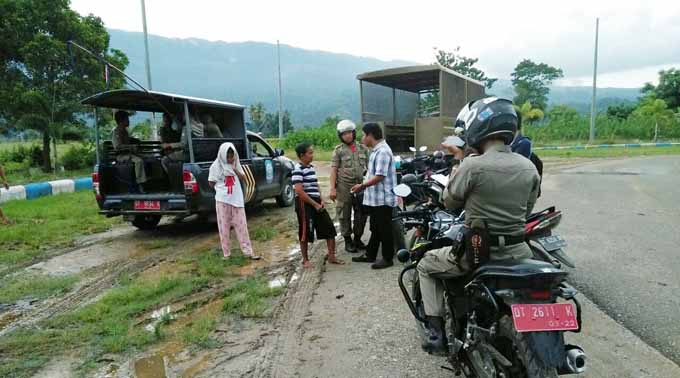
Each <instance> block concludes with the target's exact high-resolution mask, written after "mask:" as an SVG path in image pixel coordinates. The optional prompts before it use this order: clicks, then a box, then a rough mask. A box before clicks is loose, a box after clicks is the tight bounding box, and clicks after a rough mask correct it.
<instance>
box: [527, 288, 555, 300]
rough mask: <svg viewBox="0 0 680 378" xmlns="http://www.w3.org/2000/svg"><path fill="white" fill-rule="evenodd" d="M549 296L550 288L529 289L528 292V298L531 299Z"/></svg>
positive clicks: (547, 297) (548, 297)
mask: <svg viewBox="0 0 680 378" xmlns="http://www.w3.org/2000/svg"><path fill="white" fill-rule="evenodd" d="M550 297H551V293H550V290H541V291H530V292H529V298H531V299H550Z"/></svg>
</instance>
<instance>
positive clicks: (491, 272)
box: [473, 259, 566, 277]
mask: <svg viewBox="0 0 680 378" xmlns="http://www.w3.org/2000/svg"><path fill="white" fill-rule="evenodd" d="M551 273H561V274H566V272H564V271H562V270H560V269H557V268H555V267H554V266H553V265H552V264H550V263H547V262H544V261H538V260H532V259H521V260H499V261H492V262H489V263H487V264H484V265H482V266H480V267H479V268H477V270H476V271H475V272H474V274H473V276H474V277H485V276H512V277H521V276H530V275H536V274H551Z"/></svg>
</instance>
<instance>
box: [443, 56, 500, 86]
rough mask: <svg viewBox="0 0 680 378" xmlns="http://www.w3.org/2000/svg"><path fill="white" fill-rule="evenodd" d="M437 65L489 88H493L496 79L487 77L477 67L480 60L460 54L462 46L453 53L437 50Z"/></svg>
mask: <svg viewBox="0 0 680 378" xmlns="http://www.w3.org/2000/svg"><path fill="white" fill-rule="evenodd" d="M436 58H437V63H439V65H441V66H443V67H446V68H448V69H451V70H454V71H456V72H458V73H460V74H463V75H465V76H468V77H470V78H472V79H475V80H478V81H481V82H482V83H484V85H485V86H486V87H487V88H489V89H490V88H491V87H492V86H493V83H495V82H496V80H498V79H496V78H490V77H487V76H486V74H485V73H484V71H482V70H480V69H479V68H477V67H475V64H477V62H478V61H479V58H469V57H467V56H464V55H461V54H460V46H459V47H456V48H455V49H454V50H453V51H452V52H449V51H444V50H437V56H436Z"/></svg>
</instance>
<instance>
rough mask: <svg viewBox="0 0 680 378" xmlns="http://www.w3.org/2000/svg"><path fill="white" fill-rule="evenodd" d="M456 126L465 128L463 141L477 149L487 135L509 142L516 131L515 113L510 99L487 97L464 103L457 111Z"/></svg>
mask: <svg viewBox="0 0 680 378" xmlns="http://www.w3.org/2000/svg"><path fill="white" fill-rule="evenodd" d="M456 127H462V128H464V129H465V132H464V133H465V141H466V142H467V144H468V145H470V146H472V147H474V148H477V149H479V147H480V145H481V144H482V142H483V141H484V140H486V139H488V138H489V137H498V138H500V139H503V141H504V142H505V144H510V143H512V140H513V139H514V138H515V132H516V131H517V113H516V112H515V108H514V107H513V105H512V101H510V100H506V99H503V98H497V97H487V98H483V99H480V100H476V101H472V102H470V103H468V104H467V105H465V106H464V107H463V109H461V110H460V113H458V117H457V118H456Z"/></svg>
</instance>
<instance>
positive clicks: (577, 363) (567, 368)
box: [560, 345, 587, 374]
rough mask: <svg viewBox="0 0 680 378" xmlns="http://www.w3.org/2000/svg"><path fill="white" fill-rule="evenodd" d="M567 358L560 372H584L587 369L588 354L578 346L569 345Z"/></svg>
mask: <svg viewBox="0 0 680 378" xmlns="http://www.w3.org/2000/svg"><path fill="white" fill-rule="evenodd" d="M566 348H567V350H566V352H567V358H566V360H565V361H564V365H563V366H562V367H561V368H560V374H582V373H584V372H585V371H586V360H587V357H586V354H585V352H584V351H583V349H581V348H580V347H578V346H575V345H567V346H566Z"/></svg>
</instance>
